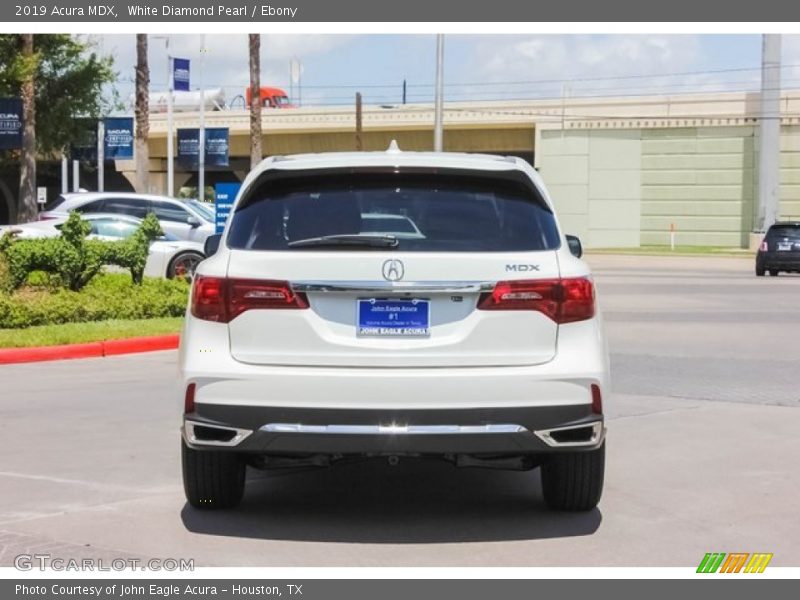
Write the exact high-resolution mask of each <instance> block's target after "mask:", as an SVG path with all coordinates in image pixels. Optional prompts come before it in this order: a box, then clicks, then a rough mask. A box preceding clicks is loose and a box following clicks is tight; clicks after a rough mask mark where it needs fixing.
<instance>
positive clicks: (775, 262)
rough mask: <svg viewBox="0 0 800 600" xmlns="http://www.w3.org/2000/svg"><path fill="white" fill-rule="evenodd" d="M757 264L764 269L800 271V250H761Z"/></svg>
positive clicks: (757, 257)
mask: <svg viewBox="0 0 800 600" xmlns="http://www.w3.org/2000/svg"><path fill="white" fill-rule="evenodd" d="M756 265H758V266H759V267H762V268H764V269H787V270H792V271H800V252H792V251H787V252H760V253H759V254H758V255H756Z"/></svg>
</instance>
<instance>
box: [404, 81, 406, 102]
mask: <svg viewBox="0 0 800 600" xmlns="http://www.w3.org/2000/svg"><path fill="white" fill-rule="evenodd" d="M405 103H406V80H405V79H403V104H405Z"/></svg>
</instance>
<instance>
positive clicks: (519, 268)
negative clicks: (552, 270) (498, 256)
mask: <svg viewBox="0 0 800 600" xmlns="http://www.w3.org/2000/svg"><path fill="white" fill-rule="evenodd" d="M538 270H539V265H526V264H521V265H506V271H512V272H514V273H527V272H528V271H538Z"/></svg>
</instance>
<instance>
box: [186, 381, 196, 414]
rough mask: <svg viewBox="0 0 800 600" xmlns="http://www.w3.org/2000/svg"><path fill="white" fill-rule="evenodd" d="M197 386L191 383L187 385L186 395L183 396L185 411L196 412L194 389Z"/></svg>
mask: <svg viewBox="0 0 800 600" xmlns="http://www.w3.org/2000/svg"><path fill="white" fill-rule="evenodd" d="M196 387H197V386H196V385H195V384H194V383H190V384H189V385H187V386H186V396H185V397H184V398H183V412H184V414H187V415H188V414H189V413H193V412H194V391H195V388H196Z"/></svg>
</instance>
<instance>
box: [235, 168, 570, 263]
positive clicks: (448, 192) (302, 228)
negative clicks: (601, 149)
mask: <svg viewBox="0 0 800 600" xmlns="http://www.w3.org/2000/svg"><path fill="white" fill-rule="evenodd" d="M341 235H390V236H393V237H396V238H397V240H398V245H397V247H396V248H394V249H395V250H398V251H405V252H518V251H533V250H550V249H555V248H558V246H559V244H560V238H559V235H558V228H557V226H556V223H555V217H554V216H553V213H552V212H551V210H550V209H549V207H548V206H547V205H546V203H545V202H544V201H543V199H542V198H541V196H540V195H538V193H537V192H536V191H535V190H533V189H531V188H529V187H526V186H524V185H522V184H520V183H518V182H511V181H505V180H492V179H490V178H486V177H458V176H436V175H430V174H413V175H412V174H403V173H393V174H382V175H359V174H354V175H334V176H308V177H302V178H298V179H295V180H289V181H279V182H266V183H264V184H262V185H260V186H258V187H257V188H255V189H254V190H253V191H252V192H251V193H249V194H247V195H246V196H245V197H244V200H243V202H242V203H241V204H240V206H239V207H238V208H237V210H236V212H235V213H234V215H233V217H232V221H231V226H230V232H229V234H228V239H227V243H228V246H229V247H231V248H238V249H247V250H288V249H291V250H295V251H301V249H300V248H290V244H291V243H292V242H296V241H299V240H307V239H311V238H318V237H324V236H341ZM364 249H365V247H364V246H359V247H356V246H343V247H340V248H337V251H338V250H345V251H346V250H364Z"/></svg>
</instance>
